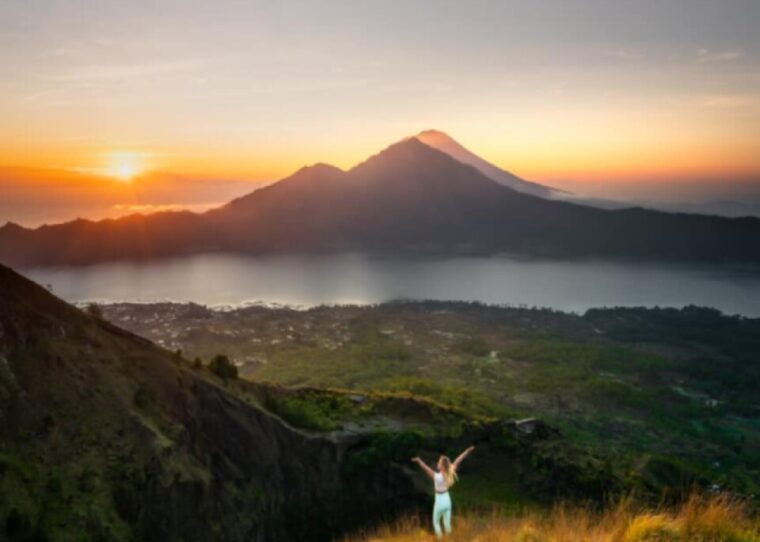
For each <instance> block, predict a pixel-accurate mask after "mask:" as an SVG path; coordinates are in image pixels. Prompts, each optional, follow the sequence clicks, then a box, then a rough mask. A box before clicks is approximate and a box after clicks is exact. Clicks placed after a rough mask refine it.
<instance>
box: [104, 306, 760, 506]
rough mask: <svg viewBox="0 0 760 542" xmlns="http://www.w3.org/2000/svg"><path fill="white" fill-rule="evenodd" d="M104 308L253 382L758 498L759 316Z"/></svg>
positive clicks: (646, 478)
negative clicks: (551, 445) (562, 447)
mask: <svg viewBox="0 0 760 542" xmlns="http://www.w3.org/2000/svg"><path fill="white" fill-rule="evenodd" d="M100 309H101V310H102V311H103V315H104V317H105V318H106V319H108V320H109V321H112V322H114V323H115V324H117V325H119V326H122V327H125V328H127V329H130V330H131V331H133V332H135V333H137V334H140V335H143V336H145V337H147V338H149V339H151V340H153V341H156V342H157V343H158V344H160V345H161V346H163V347H165V348H168V349H170V350H173V351H181V352H182V355H183V356H185V357H187V358H188V359H195V358H197V360H198V361H197V362H198V363H207V361H208V360H209V359H211V358H212V357H213V356H215V355H217V354H220V353H223V354H225V355H227V356H229V357H230V358H231V359H232V360H233V361H234V363H235V364H236V365H237V366H238V368H239V371H240V374H241V376H242V377H243V378H245V379H248V380H251V381H255V382H271V383H274V384H277V385H285V386H288V387H296V388H298V387H301V388H303V387H306V388H313V387H319V388H330V389H340V390H351V392H352V393H353V392H362V393H365V392H372V393H392V394H402V395H404V396H409V397H421V398H424V399H426V400H432V401H435V402H436V403H439V404H442V405H445V406H447V407H452V408H456V409H458V410H459V411H462V412H464V413H467V414H468V415H471V416H485V417H495V418H499V419H522V418H533V417H536V418H538V419H539V420H542V421H543V422H545V423H547V424H548V425H550V426H552V427H556V428H558V429H560V430H561V432H562V434H563V435H564V436H565V437H566V438H567V439H568V440H569V441H571V442H572V443H573V444H574V445H575V446H578V447H579V448H582V449H585V450H587V451H588V452H589V453H591V454H593V455H594V456H596V457H599V458H600V460H602V461H604V462H606V464H608V465H610V466H611V469H612V470H613V471H614V472H615V475H616V476H617V477H619V478H620V479H621V480H625V483H626V484H627V485H628V486H629V487H642V488H646V489H647V490H649V491H653V492H656V493H657V492H660V491H661V490H662V489H663V488H666V487H671V488H678V487H688V486H690V485H691V484H695V483H696V484H698V485H701V486H703V487H705V488H714V489H717V488H723V489H725V488H730V489H732V490H734V491H736V492H739V493H741V494H744V495H757V494H758V490H759V489H760V463H758V458H760V425H759V424H758V421H757V420H758V414H759V413H760V403H758V401H757V397H756V390H757V387H758V384H759V383H760V365H758V361H757V360H758V359H759V357H760V320H758V319H750V318H741V317H728V316H725V315H722V314H720V313H719V312H718V311H715V310H712V309H704V308H697V307H688V308H685V309H683V310H676V309H592V310H589V311H587V312H586V313H585V314H583V315H582V316H579V315H572V314H567V313H561V312H557V311H551V310H539V309H517V308H505V307H493V306H487V305H481V304H476V303H445V302H397V303H386V304H381V305H375V306H368V307H358V306H321V307H316V308H313V309H309V310H293V309H289V308H284V307H280V308H266V307H260V306H251V307H247V308H240V309H232V310H211V309H208V308H206V307H203V306H200V305H194V304H172V303H163V304H113V305H105V306H102V307H100ZM326 423H327V425H328V426H329V425H331V422H326Z"/></svg>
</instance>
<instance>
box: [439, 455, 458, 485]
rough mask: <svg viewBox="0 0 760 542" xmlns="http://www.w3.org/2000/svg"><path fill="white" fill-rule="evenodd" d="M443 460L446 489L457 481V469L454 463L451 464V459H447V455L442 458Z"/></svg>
mask: <svg viewBox="0 0 760 542" xmlns="http://www.w3.org/2000/svg"><path fill="white" fill-rule="evenodd" d="M441 460H442V462H443V469H442V470H443V472H442V473H441V474H443V479H444V480H445V481H446V487H447V488H448V487H451V486H453V485H454V484H455V483H456V481H457V479H458V478H457V468H456V466H455V465H454V463H452V462H451V459H449V458H448V457H446V456H445V455H444V456H442V457H441Z"/></svg>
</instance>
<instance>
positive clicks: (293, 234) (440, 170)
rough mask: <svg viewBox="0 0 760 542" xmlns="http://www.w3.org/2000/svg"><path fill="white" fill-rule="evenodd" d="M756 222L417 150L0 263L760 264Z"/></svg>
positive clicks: (8, 236)
mask: <svg viewBox="0 0 760 542" xmlns="http://www.w3.org/2000/svg"><path fill="white" fill-rule="evenodd" d="M758 238H760V220H758V219H750V218H747V219H724V218H718V217H706V216H696V215H679V214H668V213H662V212H655V211H647V210H644V209H638V208H632V209H622V210H609V211H607V210H601V209H595V208H591V207H585V206H582V205H574V204H572V203H567V202H562V201H554V200H548V199H544V198H539V197H536V196H532V195H529V194H523V193H521V192H518V191H515V190H512V189H510V188H508V187H505V186H501V185H499V184H498V183H496V182H495V181H493V180H492V179H490V178H489V177H487V176H486V175H484V174H483V173H481V172H480V171H479V170H478V169H476V168H475V167H473V166H470V165H467V164H463V163H462V162H459V161H458V160H455V159H453V158H451V157H450V156H448V155H447V154H445V153H442V152H440V151H438V150H436V149H433V148H432V147H429V146H428V145H426V144H424V143H422V142H421V141H419V140H417V139H415V138H412V139H408V140H404V141H402V142H400V143H396V144H394V145H391V146H390V147H388V148H387V149H385V150H384V151H382V152H381V153H379V154H377V155H375V156H373V157H371V158H370V159H368V160H367V161H365V162H363V163H361V164H359V165H357V166H356V167H354V168H352V169H351V170H349V171H347V172H344V171H341V170H339V169H337V168H334V167H331V166H326V165H317V166H312V167H309V168H304V169H302V170H300V171H299V172H297V173H296V174H294V175H293V176H291V177H289V178H287V179H284V180H282V181H280V182H278V183H275V184H274V185H271V186H268V187H266V188H262V189H260V190H257V191H255V192H253V193H252V194H250V195H248V196H245V197H243V198H240V199H237V200H235V201H233V202H231V203H230V204H228V205H225V206H223V207H221V208H219V209H215V210H213V211H209V212H208V213H205V214H203V215H195V214H192V213H163V214H158V215H148V216H134V217H128V218H125V219H122V220H112V221H103V222H97V223H92V222H87V221H77V222H72V223H67V224H61V225H58V226H50V227H43V228H39V229H37V230H26V229H23V228H19V227H18V226H13V225H6V226H5V227H4V228H2V229H0V260H1V261H4V262H6V263H10V264H12V265H18V266H29V265H55V264H82V263H92V262H98V261H108V260H114V259H120V258H122V259H123V258H129V259H146V258H154V257H159V256H173V255H181V254H190V253H199V252H211V251H229V252H245V253H264V252H272V251H291V252H293V251H328V250H368V251H393V252H415V253H418V252H420V251H423V252H424V251H434V252H438V253H443V254H467V253H497V252H513V253H519V254H526V255H534V256H548V257H605V258H632V259H667V260H702V261H720V262H723V261H740V262H757V261H760V243H757V239H758Z"/></svg>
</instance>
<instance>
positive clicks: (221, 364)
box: [208, 354, 238, 380]
mask: <svg viewBox="0 0 760 542" xmlns="http://www.w3.org/2000/svg"><path fill="white" fill-rule="evenodd" d="M208 368H209V369H211V372H212V373H214V374H215V375H216V376H218V377H219V378H221V379H222V380H227V379H232V380H234V379H236V378H237V377H238V368H237V367H235V364H233V363H232V362H231V361H230V358H228V357H227V356H225V355H224V354H217V355H216V356H214V359H212V360H211V363H209V365H208Z"/></svg>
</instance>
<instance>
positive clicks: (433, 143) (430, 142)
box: [414, 130, 562, 198]
mask: <svg viewBox="0 0 760 542" xmlns="http://www.w3.org/2000/svg"><path fill="white" fill-rule="evenodd" d="M414 138H415V139H417V140H419V141H421V142H423V143H424V144H425V145H427V146H429V147H432V148H434V149H437V150H439V151H441V152H443V153H446V154H448V155H449V156H451V157H452V158H454V159H455V160H458V161H460V162H462V163H463V164H468V165H471V166H473V167H474V168H476V169H477V170H478V171H480V172H481V173H482V174H483V175H485V176H486V177H488V178H489V179H493V180H494V181H496V182H497V183H499V184H502V185H504V186H508V187H509V188H512V189H514V190H517V191H518V192H523V193H525V194H531V195H533V196H540V197H542V198H551V197H553V196H557V195H559V194H561V193H562V192H561V191H560V190H557V189H555V188H552V187H549V186H544V185H542V184H539V183H534V182H531V181H526V180H525V179H521V178H520V177H518V176H517V175H514V174H513V173H510V172H509V171H505V170H503V169H501V168H499V167H497V166H495V165H493V164H492V163H490V162H488V161H486V160H483V159H482V158H481V157H480V156H478V155H477V154H475V153H473V152H471V151H470V150H468V149H466V148H465V147H463V146H462V145H461V144H460V143H459V142H458V141H456V140H455V139H453V138H452V137H451V136H449V135H448V134H445V133H444V132H440V131H438V130H425V131H423V132H420V133H419V134H417V135H416V136H414Z"/></svg>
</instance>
